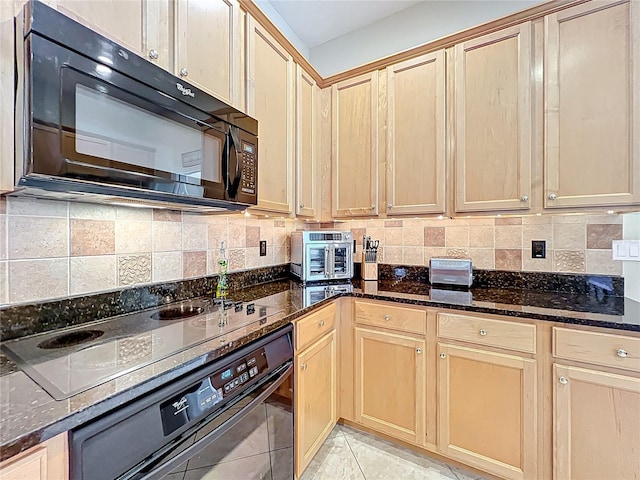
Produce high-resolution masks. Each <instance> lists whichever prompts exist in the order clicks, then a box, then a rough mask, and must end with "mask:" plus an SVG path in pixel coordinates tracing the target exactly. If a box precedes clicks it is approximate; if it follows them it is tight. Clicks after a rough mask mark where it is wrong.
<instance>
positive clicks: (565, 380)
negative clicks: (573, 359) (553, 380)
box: [560, 377, 569, 385]
mask: <svg viewBox="0 0 640 480" xmlns="http://www.w3.org/2000/svg"><path fill="white" fill-rule="evenodd" d="M560 383H561V384H562V385H566V384H567V383H569V380H567V377H560Z"/></svg>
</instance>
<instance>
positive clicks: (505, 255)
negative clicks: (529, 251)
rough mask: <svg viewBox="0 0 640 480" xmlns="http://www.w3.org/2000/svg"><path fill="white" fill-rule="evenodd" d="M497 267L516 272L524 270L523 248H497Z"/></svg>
mask: <svg viewBox="0 0 640 480" xmlns="http://www.w3.org/2000/svg"><path fill="white" fill-rule="evenodd" d="M496 269H497V270H510V271H515V272H519V271H520V270H522V250H520V249H517V250H516V249H496Z"/></svg>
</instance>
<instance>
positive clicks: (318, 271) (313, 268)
mask: <svg viewBox="0 0 640 480" xmlns="http://www.w3.org/2000/svg"><path fill="white" fill-rule="evenodd" d="M306 255H307V257H306V258H307V259H308V260H309V261H308V262H307V265H306V268H307V278H311V277H317V276H321V277H323V278H324V276H325V275H326V274H328V273H329V272H328V267H329V261H330V260H329V250H328V249H325V246H324V245H320V246H317V245H307V254H306Z"/></svg>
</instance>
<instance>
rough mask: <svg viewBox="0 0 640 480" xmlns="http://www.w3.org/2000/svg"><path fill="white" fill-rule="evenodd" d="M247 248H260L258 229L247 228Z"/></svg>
mask: <svg viewBox="0 0 640 480" xmlns="http://www.w3.org/2000/svg"><path fill="white" fill-rule="evenodd" d="M246 237H247V247H259V246H260V227H247V233H246Z"/></svg>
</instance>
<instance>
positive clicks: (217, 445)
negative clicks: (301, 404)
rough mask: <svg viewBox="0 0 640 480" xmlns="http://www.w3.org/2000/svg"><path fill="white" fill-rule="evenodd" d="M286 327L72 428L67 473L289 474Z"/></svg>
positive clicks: (133, 477)
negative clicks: (89, 421)
mask: <svg viewBox="0 0 640 480" xmlns="http://www.w3.org/2000/svg"><path fill="white" fill-rule="evenodd" d="M291 332H292V327H291V325H289V326H287V327H284V328H283V329H280V330H278V331H277V332H274V333H272V334H270V335H269V336H267V337H265V338H263V339H260V340H258V341H256V342H254V343H252V344H250V345H248V346H246V347H243V348H241V349H239V350H238V351H236V352H233V353H232V354H230V355H228V356H227V357H223V358H221V359H220V360H218V361H216V362H214V364H212V365H210V366H209V367H206V368H204V369H202V370H200V371H198V372H196V373H193V374H191V375H188V376H187V377H185V378H182V379H180V380H176V381H174V382H173V383H171V384H170V385H167V386H166V387H164V388H161V389H160V390H158V391H155V392H153V393H150V394H148V395H146V396H145V397H143V398H140V399H139V400H136V401H134V402H132V403H130V404H128V405H125V406H123V407H122V408H120V409H118V410H116V411H114V412H112V413H110V414H107V415H105V416H104V417H102V418H100V419H98V420H96V421H94V422H92V423H89V424H87V425H85V426H82V427H80V428H77V429H76V430H74V431H72V432H71V435H70V457H71V479H72V480H113V479H119V480H141V479H160V478H165V479H167V480H178V479H180V480H197V479H202V478H221V479H243V480H259V479H267V478H268V479H273V480H292V479H293V458H294V456H293V401H292V399H293V382H292V372H293V345H292V336H291Z"/></svg>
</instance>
